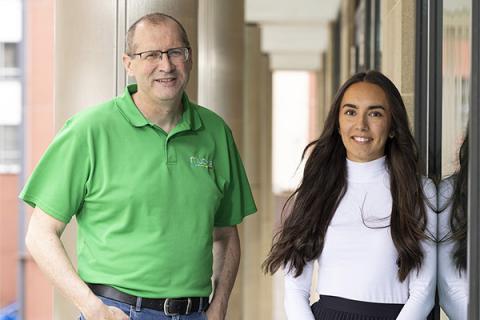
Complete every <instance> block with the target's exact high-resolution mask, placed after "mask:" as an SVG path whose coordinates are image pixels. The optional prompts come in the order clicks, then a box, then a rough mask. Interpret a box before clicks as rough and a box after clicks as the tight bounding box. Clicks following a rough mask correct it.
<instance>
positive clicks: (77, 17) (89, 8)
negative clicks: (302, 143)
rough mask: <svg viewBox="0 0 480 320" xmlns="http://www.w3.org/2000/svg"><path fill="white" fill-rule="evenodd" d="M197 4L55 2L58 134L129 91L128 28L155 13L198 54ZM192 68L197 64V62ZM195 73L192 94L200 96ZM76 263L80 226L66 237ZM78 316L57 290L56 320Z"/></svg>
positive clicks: (180, 0)
mask: <svg viewBox="0 0 480 320" xmlns="http://www.w3.org/2000/svg"><path fill="white" fill-rule="evenodd" d="M194 4H196V2H192V1H189V0H162V1H153V0H149V1H146V0H143V1H140V0H135V1H133V0H129V1H94V0H83V1H75V0H56V2H55V5H56V7H55V21H56V23H55V62H54V65H55V76H54V92H55V96H54V101H55V102H54V104H55V128H56V130H57V131H58V130H59V129H60V128H61V127H62V126H63V124H64V123H65V121H66V120H67V119H68V118H69V117H70V116H72V115H73V114H75V113H76V112H78V111H80V110H82V109H84V108H86V107H88V106H92V105H96V104H98V103H100V102H102V101H105V100H108V99H111V98H112V97H113V96H115V95H116V94H117V93H120V92H121V91H122V90H123V88H124V86H125V73H124V71H123V67H122V59H121V57H122V54H123V50H124V47H125V41H124V35H125V32H126V29H127V28H128V26H129V25H130V24H131V23H132V22H134V21H135V20H136V19H138V18H139V17H140V16H142V15H144V14H146V13H149V12H154V11H159V12H164V13H167V14H171V15H174V16H175V17H176V18H178V19H179V20H180V21H181V22H182V23H183V24H185V28H186V29H187V32H188V33H189V37H190V41H191V43H192V47H193V50H194V52H196V43H197V41H196V39H197V37H196V35H197V34H196V25H197V6H196V5H194ZM194 65H196V63H195V60H194ZM196 80H197V74H196V70H195V68H194V70H193V71H192V75H191V77H190V85H189V88H188V89H187V90H190V91H189V95H190V96H191V97H192V98H193V99H195V97H196V83H197V82H196ZM62 239H63V242H64V245H65V248H66V249H67V252H68V254H69V256H70V257H71V258H72V261H73V262H74V264H76V263H75V261H76V259H75V256H76V253H75V242H76V223H75V221H72V223H70V225H69V226H68V227H67V229H66V230H65V232H64V235H63V237H62ZM78 314H79V312H78V311H77V310H76V308H75V307H74V306H73V305H72V304H71V303H70V302H69V301H67V300H66V299H65V298H64V297H63V295H62V294H61V293H59V292H57V291H55V293H54V319H55V320H57V319H58V320H63V319H76V318H77V317H78Z"/></svg>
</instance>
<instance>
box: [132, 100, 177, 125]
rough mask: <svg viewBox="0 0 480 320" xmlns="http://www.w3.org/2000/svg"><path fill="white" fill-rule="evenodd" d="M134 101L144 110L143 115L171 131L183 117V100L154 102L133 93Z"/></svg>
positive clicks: (141, 110)
mask: <svg viewBox="0 0 480 320" xmlns="http://www.w3.org/2000/svg"><path fill="white" fill-rule="evenodd" d="M132 99H133V102H135V105H136V106H137V108H138V109H139V110H140V112H142V114H143V116H144V117H145V118H147V119H148V120H149V121H150V122H151V123H153V124H155V125H157V126H158V127H160V128H162V129H163V130H164V131H165V132H166V133H169V132H170V131H171V130H172V129H173V128H175V126H176V125H177V123H178V122H179V121H180V119H181V118H182V113H183V106H182V101H181V100H179V101H165V102H163V103H154V102H153V101H150V102H149V101H146V99H143V98H142V96H140V95H139V94H138V93H134V94H133V95H132Z"/></svg>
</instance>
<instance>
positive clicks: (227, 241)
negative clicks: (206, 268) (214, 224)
mask: <svg viewBox="0 0 480 320" xmlns="http://www.w3.org/2000/svg"><path fill="white" fill-rule="evenodd" d="M213 241H214V243H213V253H214V255H213V286H214V293H213V299H212V303H211V304H210V307H209V308H208V310H207V317H208V319H209V320H224V319H225V315H226V313H227V307H228V299H229V298H230V293H231V292H232V288H233V284H234V283H235V278H236V277H237V272H238V266H239V264H240V239H239V237H238V231H237V227H236V226H233V227H223V228H215V230H214V232H213Z"/></svg>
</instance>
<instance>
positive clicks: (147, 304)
mask: <svg viewBox="0 0 480 320" xmlns="http://www.w3.org/2000/svg"><path fill="white" fill-rule="evenodd" d="M87 285H88V286H89V288H90V289H91V290H92V291H93V293H95V294H96V295H98V296H102V297H104V298H108V299H112V300H116V301H120V302H123V303H126V304H129V305H132V306H135V307H137V308H147V309H154V310H158V311H163V312H164V313H165V315H167V316H175V315H179V314H190V313H193V312H202V311H205V310H206V309H207V307H208V297H195V298H166V299H152V298H142V297H136V296H132V295H130V294H128V293H124V292H122V291H119V290H117V289H115V288H113V287H110V286H107V285H103V284H92V283H87Z"/></svg>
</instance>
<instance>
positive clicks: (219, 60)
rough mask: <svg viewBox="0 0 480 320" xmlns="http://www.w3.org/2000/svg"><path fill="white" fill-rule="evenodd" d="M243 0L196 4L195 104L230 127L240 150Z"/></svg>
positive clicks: (208, 0)
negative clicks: (206, 108) (197, 67)
mask: <svg viewBox="0 0 480 320" xmlns="http://www.w3.org/2000/svg"><path fill="white" fill-rule="evenodd" d="M243 10H244V7H243V1H240V0H234V1H221V0H203V1H200V3H199V18H198V19H199V21H198V43H199V71H198V102H199V103H200V104H201V105H204V106H206V107H208V108H209V109H211V110H213V111H215V112H216V113H218V114H219V115H220V116H221V117H222V118H223V119H224V120H225V121H226V122H227V123H228V125H229V126H230V128H231V129H232V131H233V133H234V137H235V141H236V143H237V146H238V148H239V149H240V150H242V121H243V115H242V109H243V58H244V57H243V48H244V42H243V41H244V35H243V33H244V17H243Z"/></svg>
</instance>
